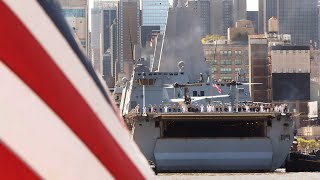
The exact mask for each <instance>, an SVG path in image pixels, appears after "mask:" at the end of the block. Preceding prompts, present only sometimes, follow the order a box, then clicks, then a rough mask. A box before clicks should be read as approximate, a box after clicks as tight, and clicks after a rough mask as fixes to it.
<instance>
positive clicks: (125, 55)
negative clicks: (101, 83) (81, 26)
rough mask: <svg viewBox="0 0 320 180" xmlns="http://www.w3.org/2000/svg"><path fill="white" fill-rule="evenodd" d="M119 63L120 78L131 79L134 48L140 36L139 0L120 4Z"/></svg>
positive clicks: (123, 0)
mask: <svg viewBox="0 0 320 180" xmlns="http://www.w3.org/2000/svg"><path fill="white" fill-rule="evenodd" d="M117 17H118V18H117V19H118V63H117V64H118V65H119V71H120V72H119V73H118V74H117V75H118V76H120V77H118V78H117V80H118V79H119V78H122V77H126V78H128V79H130V78H129V77H130V76H131V73H132V70H133V64H134V59H133V50H134V45H136V44H138V39H139V38H140V37H139V34H140V33H139V18H140V3H139V0H121V1H119V4H118V16H117Z"/></svg>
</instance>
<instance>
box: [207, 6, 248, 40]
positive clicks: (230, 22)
mask: <svg viewBox="0 0 320 180" xmlns="http://www.w3.org/2000/svg"><path fill="white" fill-rule="evenodd" d="M246 12H247V8H246V0H211V1H210V13H211V15H210V17H211V20H210V21H211V23H210V24H211V28H210V30H211V34H220V35H225V36H226V35H227V32H228V28H230V27H233V26H234V25H235V23H236V22H237V21H238V20H241V19H246V18H247V15H246Z"/></svg>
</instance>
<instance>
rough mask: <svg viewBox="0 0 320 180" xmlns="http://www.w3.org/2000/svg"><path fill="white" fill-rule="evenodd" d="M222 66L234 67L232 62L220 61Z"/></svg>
mask: <svg viewBox="0 0 320 180" xmlns="http://www.w3.org/2000/svg"><path fill="white" fill-rule="evenodd" d="M220 64H221V65H232V60H220Z"/></svg>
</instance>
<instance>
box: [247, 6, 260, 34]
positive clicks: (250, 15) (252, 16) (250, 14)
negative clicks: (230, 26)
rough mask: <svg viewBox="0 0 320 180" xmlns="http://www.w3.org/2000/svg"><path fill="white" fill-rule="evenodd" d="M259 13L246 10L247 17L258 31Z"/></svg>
mask: <svg viewBox="0 0 320 180" xmlns="http://www.w3.org/2000/svg"><path fill="white" fill-rule="evenodd" d="M258 18H259V13H258V11H247V19H248V20H250V21H252V24H253V27H254V30H255V32H256V33H257V32H258V30H259V29H258V23H259V20H258Z"/></svg>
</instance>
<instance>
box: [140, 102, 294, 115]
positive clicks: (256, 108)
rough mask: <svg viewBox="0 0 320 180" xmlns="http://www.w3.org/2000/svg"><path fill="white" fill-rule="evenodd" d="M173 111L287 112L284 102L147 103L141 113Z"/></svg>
mask: <svg viewBox="0 0 320 180" xmlns="http://www.w3.org/2000/svg"><path fill="white" fill-rule="evenodd" d="M134 112H135V113H140V107H139V104H138V105H137V106H136V107H135V108H134ZM158 112H159V113H173V112H279V113H284V112H288V107H287V105H286V104H280V105H275V104H267V105H266V104H260V105H259V104H250V105H248V104H239V105H235V106H234V107H232V106H231V105H224V104H207V105H206V106H204V105H203V104H201V105H200V106H199V105H197V104H196V105H184V106H180V105H176V104H173V105H171V104H168V105H162V104H160V105H159V106H157V105H151V104H150V105H149V106H148V107H145V106H144V107H143V108H142V113H143V114H146V113H158Z"/></svg>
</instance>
